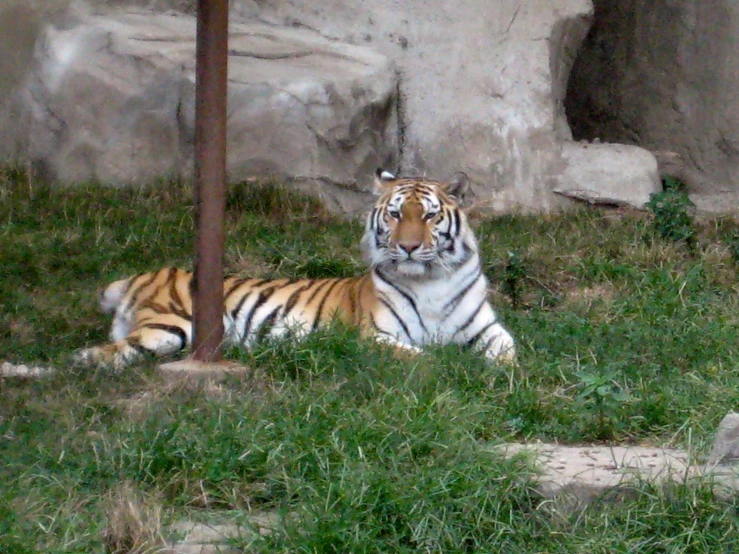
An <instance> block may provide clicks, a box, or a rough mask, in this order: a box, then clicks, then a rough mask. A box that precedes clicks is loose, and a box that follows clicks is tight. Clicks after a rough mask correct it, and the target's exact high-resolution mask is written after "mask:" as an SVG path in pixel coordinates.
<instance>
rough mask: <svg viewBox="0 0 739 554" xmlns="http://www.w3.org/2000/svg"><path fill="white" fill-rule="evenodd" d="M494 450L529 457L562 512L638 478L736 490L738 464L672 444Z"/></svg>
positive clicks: (720, 491) (624, 492) (719, 491)
mask: <svg viewBox="0 0 739 554" xmlns="http://www.w3.org/2000/svg"><path fill="white" fill-rule="evenodd" d="M731 415H733V416H737V417H739V414H731ZM725 419H726V418H725ZM736 424H737V421H736V420H735V419H734V418H733V417H732V426H734V425H736ZM734 431H736V428H735V427H734ZM492 450H493V451H494V452H503V454H504V455H505V456H507V457H513V456H520V455H523V456H527V457H529V458H530V459H531V460H532V462H533V467H534V470H535V471H536V475H537V477H536V482H537V488H538V490H539V492H540V493H541V494H542V495H544V496H545V497H547V498H550V499H553V500H557V503H558V506H557V507H558V508H564V509H565V511H567V510H571V509H572V508H573V507H575V506H579V505H584V504H588V503H589V502H592V501H593V500H596V499H599V498H608V499H610V500H614V501H615V500H621V499H623V498H625V497H628V494H629V493H630V489H632V488H633V486H634V484H635V483H637V484H638V483H640V482H648V483H652V484H667V483H669V482H678V483H686V484H690V485H701V484H708V485H710V486H711V488H712V490H713V493H714V495H715V496H716V497H717V498H719V499H723V500H729V501H730V500H732V499H733V498H734V497H735V496H736V494H737V493H738V492H739V466H736V465H734V466H727V465H723V466H720V465H719V466H717V465H715V464H711V463H709V464H708V465H696V464H695V463H693V462H692V460H691V457H690V455H689V454H688V453H687V452H685V451H682V450H679V449H674V448H658V447H645V446H560V445H558V444H546V443H531V444H522V443H507V444H502V445H498V446H495V447H493V448H492Z"/></svg>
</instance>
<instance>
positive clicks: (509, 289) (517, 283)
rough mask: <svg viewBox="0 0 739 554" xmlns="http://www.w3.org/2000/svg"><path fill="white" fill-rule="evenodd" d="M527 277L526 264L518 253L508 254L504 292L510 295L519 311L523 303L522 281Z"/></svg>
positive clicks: (512, 302)
mask: <svg viewBox="0 0 739 554" xmlns="http://www.w3.org/2000/svg"><path fill="white" fill-rule="evenodd" d="M525 277H526V268H525V266H524V262H523V260H522V259H521V257H520V256H519V255H518V253H517V252H515V251H512V252H508V260H507V262H506V265H505V270H504V273H503V291H504V292H505V293H506V294H507V295H508V297H509V298H510V300H511V304H512V305H513V309H514V310H517V309H518V307H519V304H520V302H521V287H522V281H523V279H524V278H525Z"/></svg>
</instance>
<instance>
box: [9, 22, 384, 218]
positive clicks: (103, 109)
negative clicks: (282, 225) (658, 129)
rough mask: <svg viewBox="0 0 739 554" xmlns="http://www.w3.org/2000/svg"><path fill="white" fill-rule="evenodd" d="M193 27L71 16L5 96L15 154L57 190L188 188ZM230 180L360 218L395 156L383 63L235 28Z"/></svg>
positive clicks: (342, 48)
mask: <svg viewBox="0 0 739 554" xmlns="http://www.w3.org/2000/svg"><path fill="white" fill-rule="evenodd" d="M194 39H195V19H194V18H193V17H191V16H186V15H182V14H179V15H178V14H174V13H172V14H156V15H155V14H151V13H113V14H108V15H106V16H100V15H89V14H84V13H78V14H77V15H75V16H74V17H73V16H69V17H68V19H67V21H65V22H64V23H63V24H59V25H58V26H53V25H49V26H47V27H46V28H45V29H44V31H43V32H42V33H41V35H40V37H39V39H38V41H37V44H36V51H35V55H34V59H33V61H32V67H33V71H32V72H31V74H30V75H29V76H28V77H27V79H26V81H25V84H24V86H22V87H20V89H19V90H18V93H17V95H16V103H17V111H18V112H19V113H21V114H24V115H25V116H26V118H27V120H28V121H27V134H26V136H23V137H20V138H19V140H18V141H17V143H18V145H19V146H18V145H17V146H16V150H23V148H25V149H26V151H25V154H26V155H27V157H29V158H30V159H31V160H32V161H33V162H34V163H35V164H36V166H37V167H40V168H41V169H42V171H43V173H44V174H45V175H46V176H47V177H49V178H51V179H52V180H55V181H60V182H65V183H69V182H79V181H88V180H97V181H100V182H103V183H110V184H114V185H125V184H131V183H146V182H150V181H152V180H155V179H157V178H160V177H162V176H169V177H174V178H181V177H185V178H189V177H190V175H191V172H192V154H193V148H192V146H193V144H192V143H193V136H194V79H195V77H194V69H195V56H194V53H195V40H194ZM229 53H230V55H229V105H228V179H229V181H231V182H235V181H241V180H244V179H246V178H248V177H252V176H255V175H257V176H264V175H274V176H276V177H278V178H289V179H291V180H293V181H295V182H296V183H297V184H298V185H303V186H304V187H305V186H310V189H311V190H312V191H313V192H318V193H320V194H322V195H324V196H325V197H326V200H327V202H328V203H329V204H330V205H331V206H333V207H334V208H337V209H340V210H343V211H353V210H356V209H357V208H360V207H362V208H363V207H364V205H365V204H366V199H364V198H363V195H362V194H361V192H362V191H366V190H369V188H370V185H371V179H372V169H373V168H375V167H377V166H380V165H387V166H390V167H392V166H393V165H394V156H395V152H396V151H397V144H396V136H397V128H396V127H397V125H396V118H395V93H396V87H397V83H396V75H395V70H394V67H393V64H392V63H391V62H390V61H389V60H388V59H387V58H386V57H385V56H383V55H380V54H377V53H375V52H373V51H372V50H369V49H367V48H363V47H358V46H352V45H348V44H341V43H337V42H333V41H329V40H327V39H325V38H322V37H321V36H319V35H318V34H317V33H315V32H312V31H309V30H307V29H298V28H276V27H274V26H271V25H265V24H261V23H256V22H253V23H249V24H233V25H232V26H231V29H230V42H229Z"/></svg>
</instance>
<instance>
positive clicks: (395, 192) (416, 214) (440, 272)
mask: <svg viewBox="0 0 739 554" xmlns="http://www.w3.org/2000/svg"><path fill="white" fill-rule="evenodd" d="M467 188H468V179H467V176H466V175H465V174H464V173H457V174H456V175H455V176H454V177H452V178H451V179H450V180H449V181H447V182H445V183H441V182H438V181H431V180H428V179H423V178H396V177H395V176H394V175H392V174H391V173H389V172H387V171H383V170H381V169H378V170H377V171H376V173H375V189H376V192H377V194H378V195H379V198H378V199H377V202H376V203H375V206H374V208H373V209H372V211H371V212H370V213H369V215H368V216H367V224H366V228H365V233H364V237H363V238H362V252H363V255H364V258H365V261H366V262H367V263H368V264H369V265H370V266H371V267H378V268H381V269H383V270H384V271H386V272H392V273H395V274H397V275H399V276H406V277H411V278H439V277H443V276H444V275H445V274H448V273H451V272H453V271H454V270H455V269H456V268H458V267H459V266H461V265H462V264H464V263H465V262H466V261H467V260H469V259H470V257H471V256H473V255H476V253H477V243H476V241H475V238H474V235H473V234H472V232H471V231H470V228H469V225H468V223H467V217H466V216H465V213H464V212H463V211H462V209H461V208H460V207H459V205H458V203H457V202H459V201H461V199H462V198H463V196H464V193H465V192H466V190H467Z"/></svg>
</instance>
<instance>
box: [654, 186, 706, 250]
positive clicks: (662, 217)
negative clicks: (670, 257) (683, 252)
mask: <svg viewBox="0 0 739 554" xmlns="http://www.w3.org/2000/svg"><path fill="white" fill-rule="evenodd" d="M693 206H694V205H693V203H692V202H691V201H690V198H688V193H687V192H686V191H685V187H684V185H683V184H682V183H681V182H680V181H678V180H676V179H673V178H671V177H667V178H666V179H665V181H664V190H663V191H662V192H659V193H657V194H652V195H651V197H650V200H649V203H648V204H647V207H648V208H649V210H650V211H651V212H652V213H653V214H654V221H653V224H654V229H655V231H656V232H657V234H658V235H659V236H661V237H662V238H664V239H667V240H672V241H675V242H683V243H685V244H686V245H687V246H688V247H689V248H691V249H692V248H694V247H695V246H696V234H695V229H694V226H693V216H692V214H691V213H690V210H691V208H692V207H693Z"/></svg>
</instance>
